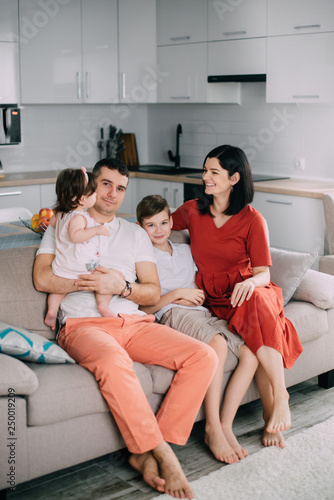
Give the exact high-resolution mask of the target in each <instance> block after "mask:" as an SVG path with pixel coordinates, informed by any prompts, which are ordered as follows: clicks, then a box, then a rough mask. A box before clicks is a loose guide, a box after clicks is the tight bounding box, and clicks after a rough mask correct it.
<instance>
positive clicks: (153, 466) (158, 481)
mask: <svg viewBox="0 0 334 500" xmlns="http://www.w3.org/2000/svg"><path fill="white" fill-rule="evenodd" d="M129 463H130V465H131V466H132V467H133V468H134V469H136V470H137V471H139V472H140V473H141V474H142V476H143V479H144V481H145V482H146V483H147V484H148V485H149V486H151V488H153V489H154V490H157V491H160V492H161V493H163V492H164V491H165V480H164V479H162V478H161V477H160V476H159V467H158V462H157V461H156V459H155V458H154V456H153V455H152V453H151V452H150V451H148V452H146V453H142V454H140V455H139V454H132V455H131V456H130V458H129Z"/></svg>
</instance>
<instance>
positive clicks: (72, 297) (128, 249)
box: [37, 217, 156, 323]
mask: <svg viewBox="0 0 334 500" xmlns="http://www.w3.org/2000/svg"><path fill="white" fill-rule="evenodd" d="M105 226H106V228H107V229H108V230H109V233H110V236H107V237H106V236H100V237H99V236H97V237H98V238H100V264H101V266H103V267H106V268H109V269H111V268H112V269H117V270H118V271H120V272H122V273H123V274H124V276H125V279H126V280H127V281H130V282H131V283H133V282H135V281H136V279H137V275H136V264H137V263H138V262H153V263H156V259H155V257H154V249H153V246H152V243H151V241H150V239H149V237H148V235H147V233H146V231H145V230H144V229H142V228H141V227H140V226H139V225H138V224H134V223H132V222H128V221H127V220H125V219H119V218H117V217H114V219H113V220H112V221H111V222H109V223H105ZM54 234H55V232H54V228H52V227H51V226H49V227H48V229H47V231H46V232H45V233H44V236H43V238H42V241H41V245H40V247H39V250H38V252H37V255H38V254H41V253H48V254H55V253H56V243H55V236H54ZM109 308H110V309H111V310H112V311H113V312H114V313H116V314H118V313H121V314H142V315H144V314H145V313H144V312H143V311H140V310H139V309H138V308H139V306H138V304H135V303H134V302H132V301H131V300H129V299H122V298H121V297H120V296H119V295H114V296H113V298H112V299H111V301H110V304H109ZM60 310H61V314H60V321H61V323H64V322H65V321H66V318H87V317H100V316H101V314H100V313H99V311H98V309H97V306H96V300H95V294H94V292H84V291H80V292H72V293H69V294H67V295H66V296H65V298H64V299H63V300H62V303H61V306H60Z"/></svg>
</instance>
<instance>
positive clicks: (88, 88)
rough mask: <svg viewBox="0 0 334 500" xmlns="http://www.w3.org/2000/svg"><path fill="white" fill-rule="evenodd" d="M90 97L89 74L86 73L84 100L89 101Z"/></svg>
mask: <svg viewBox="0 0 334 500" xmlns="http://www.w3.org/2000/svg"><path fill="white" fill-rule="evenodd" d="M90 95H91V92H90V73H89V72H88V71H86V99H89V98H90Z"/></svg>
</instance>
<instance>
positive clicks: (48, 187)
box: [39, 183, 57, 208]
mask: <svg viewBox="0 0 334 500" xmlns="http://www.w3.org/2000/svg"><path fill="white" fill-rule="evenodd" d="M39 187H40V200H41V201H40V208H53V207H54V206H55V204H56V201H57V195H56V184H54V183H52V184H40V186H39Z"/></svg>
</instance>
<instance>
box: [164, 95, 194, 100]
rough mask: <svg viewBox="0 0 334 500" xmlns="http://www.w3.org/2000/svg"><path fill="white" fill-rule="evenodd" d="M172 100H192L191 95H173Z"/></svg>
mask: <svg viewBox="0 0 334 500" xmlns="http://www.w3.org/2000/svg"><path fill="white" fill-rule="evenodd" d="M169 98H170V99H190V95H171V96H170V97H169Z"/></svg>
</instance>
